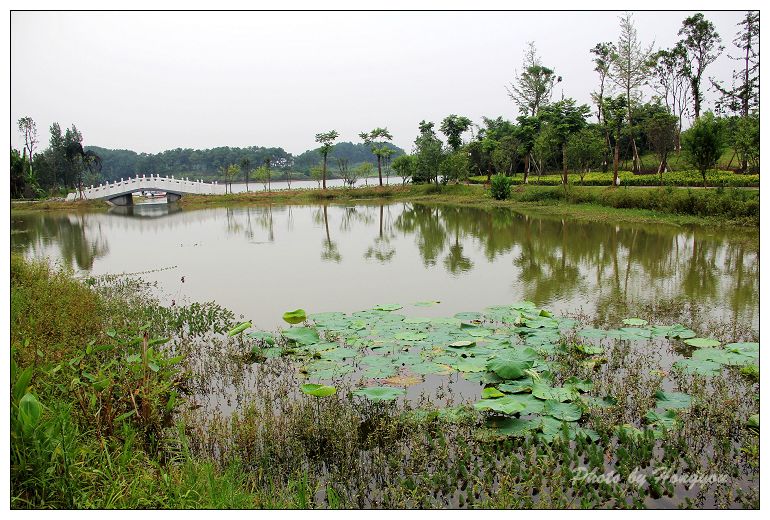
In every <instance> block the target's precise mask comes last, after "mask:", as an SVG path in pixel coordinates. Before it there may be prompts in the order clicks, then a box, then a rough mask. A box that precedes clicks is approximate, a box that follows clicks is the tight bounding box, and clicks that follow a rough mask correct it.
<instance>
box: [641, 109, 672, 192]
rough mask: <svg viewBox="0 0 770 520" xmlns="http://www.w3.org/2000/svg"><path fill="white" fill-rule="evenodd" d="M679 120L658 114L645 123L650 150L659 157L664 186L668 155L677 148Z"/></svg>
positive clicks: (659, 167)
mask: <svg viewBox="0 0 770 520" xmlns="http://www.w3.org/2000/svg"><path fill="white" fill-rule="evenodd" d="M677 123H678V119H677V117H676V116H675V115H673V114H669V113H666V112H658V113H656V114H653V116H652V117H650V118H649V119H647V120H646V121H645V128H644V129H645V133H646V134H647V142H648V143H649V145H650V148H652V150H653V151H654V152H655V155H657V157H658V174H660V183H661V184H663V172H665V171H667V169H668V154H669V153H670V152H671V150H673V149H674V147H675V142H676V135H677Z"/></svg>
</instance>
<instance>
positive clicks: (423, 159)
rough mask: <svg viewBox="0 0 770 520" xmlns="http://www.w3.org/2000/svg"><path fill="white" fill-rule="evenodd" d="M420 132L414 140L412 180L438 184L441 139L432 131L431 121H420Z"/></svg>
mask: <svg viewBox="0 0 770 520" xmlns="http://www.w3.org/2000/svg"><path fill="white" fill-rule="evenodd" d="M419 129H420V134H419V135H418V136H417V139H415V141H414V156H415V164H414V171H413V174H412V182H414V183H415V184H419V183H426V182H431V181H435V182H436V184H438V173H439V167H440V166H441V161H442V160H443V158H444V153H443V150H442V145H441V140H440V139H439V138H438V137H436V132H434V131H433V123H432V122H430V121H425V120H423V121H421V122H420V125H419Z"/></svg>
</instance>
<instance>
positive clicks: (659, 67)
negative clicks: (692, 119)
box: [650, 43, 690, 150]
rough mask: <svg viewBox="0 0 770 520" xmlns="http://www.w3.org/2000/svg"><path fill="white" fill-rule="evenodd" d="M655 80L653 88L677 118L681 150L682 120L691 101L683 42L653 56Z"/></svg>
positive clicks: (675, 145) (675, 139)
mask: <svg viewBox="0 0 770 520" xmlns="http://www.w3.org/2000/svg"><path fill="white" fill-rule="evenodd" d="M650 59H651V64H652V68H653V72H654V77H655V81H654V82H653V89H654V90H655V92H657V94H658V95H659V96H660V97H661V98H662V99H663V101H664V103H665V104H666V108H668V109H669V111H670V112H671V114H672V115H674V116H675V117H676V118H677V127H676V135H675V136H674V148H675V149H676V150H680V148H681V146H680V143H679V136H680V135H681V134H682V122H683V119H684V115H685V114H687V112H688V106H689V103H690V101H689V100H690V97H689V92H690V90H689V88H688V80H687V77H686V76H685V75H684V73H683V71H684V70H685V69H686V59H687V51H685V49H684V47H683V46H682V45H681V43H679V44H677V45H675V46H674V47H672V48H671V49H662V50H660V51H658V52H656V53H655V54H654V55H653V56H652V57H651V58H650Z"/></svg>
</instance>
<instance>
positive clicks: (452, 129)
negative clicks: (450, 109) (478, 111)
mask: <svg viewBox="0 0 770 520" xmlns="http://www.w3.org/2000/svg"><path fill="white" fill-rule="evenodd" d="M470 127H471V120H470V119H468V118H467V117H464V116H457V115H454V114H451V115H448V116H447V117H445V118H444V120H443V121H441V127H440V128H439V130H441V133H442V134H444V135H445V136H446V142H447V144H448V145H449V146H451V147H452V151H453V152H456V151H457V150H458V149H459V148H460V145H462V144H463V141H462V139H461V138H460V136H461V135H462V134H463V132H465V131H466V130H468V129H469V128H470Z"/></svg>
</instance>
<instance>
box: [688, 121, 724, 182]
mask: <svg viewBox="0 0 770 520" xmlns="http://www.w3.org/2000/svg"><path fill="white" fill-rule="evenodd" d="M725 144H726V143H725V138H724V131H723V125H722V122H721V121H720V120H719V119H717V118H716V117H714V114H712V113H711V112H707V113H706V114H704V115H703V116H702V117H700V118H698V119H696V120H695V122H693V124H692V126H691V127H690V128H689V129H688V130H687V131H685V132H683V133H682V149H683V150H684V151H685V152H686V153H687V155H688V157H689V159H690V161H692V163H693V165H694V166H695V167H696V168H698V170H699V171H700V173H701V176H702V177H703V185H704V186H706V170H708V169H711V168H714V167H716V163H717V160H718V159H719V157H720V156H721V155H722V152H723V151H724V149H725Z"/></svg>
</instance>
